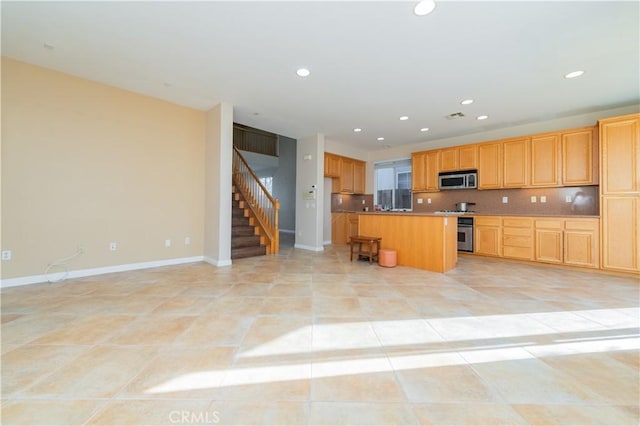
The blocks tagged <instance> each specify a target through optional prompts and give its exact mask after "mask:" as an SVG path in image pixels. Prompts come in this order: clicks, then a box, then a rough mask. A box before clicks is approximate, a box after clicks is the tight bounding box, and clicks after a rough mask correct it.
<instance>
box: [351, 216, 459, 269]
mask: <svg viewBox="0 0 640 426" xmlns="http://www.w3.org/2000/svg"><path fill="white" fill-rule="evenodd" d="M358 217H359V225H358V233H359V234H360V235H371V236H376V237H381V238H382V247H381V248H383V249H391V250H395V251H396V252H397V253H398V265H402V266H411V267H413V268H419V269H426V270H427V271H433V272H447V271H449V270H451V269H453V268H455V267H456V262H457V261H458V238H457V235H458V232H457V230H458V220H457V218H456V217H455V216H451V215H446V214H433V213H412V212H368V213H367V212H363V213H358Z"/></svg>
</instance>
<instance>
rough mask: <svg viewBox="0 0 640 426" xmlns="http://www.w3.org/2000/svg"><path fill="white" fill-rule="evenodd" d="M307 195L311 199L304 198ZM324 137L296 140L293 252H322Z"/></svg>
mask: <svg viewBox="0 0 640 426" xmlns="http://www.w3.org/2000/svg"><path fill="white" fill-rule="evenodd" d="M309 191H314V192H315V197H314V198H311V197H310V196H305V193H308V192H309ZM323 194H324V135H323V134H317V135H315V136H310V137H306V138H302V139H298V144H297V153H296V194H295V196H296V243H295V247H296V248H301V249H305V250H313V251H323V250H324V245H323V238H322V236H323V235H322V228H323V226H322V225H323V204H324V200H323V198H324V197H323Z"/></svg>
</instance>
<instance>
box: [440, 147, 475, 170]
mask: <svg viewBox="0 0 640 426" xmlns="http://www.w3.org/2000/svg"><path fill="white" fill-rule="evenodd" d="M477 168H478V146H477V145H475V144H474V145H462V146H456V147H453V148H445V149H441V150H440V164H439V169H440V171H441V172H455V171H458V170H471V169H477Z"/></svg>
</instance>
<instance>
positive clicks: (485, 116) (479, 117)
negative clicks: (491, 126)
mask: <svg viewBox="0 0 640 426" xmlns="http://www.w3.org/2000/svg"><path fill="white" fill-rule="evenodd" d="M487 118H489V116H488V115H479V116H477V117H476V120H486V119H487Z"/></svg>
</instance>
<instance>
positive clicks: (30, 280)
mask: <svg viewBox="0 0 640 426" xmlns="http://www.w3.org/2000/svg"><path fill="white" fill-rule="evenodd" d="M203 260H205V258H204V256H194V257H182V258H176V259H166V260H154V261H151V262H140V263H127V264H124V265H114V266H104V267H101V268H91V269H78V270H76V271H69V274H68V275H67V277H66V279H70V278H82V277H90V276H93V275H102V274H110V273H113V272H126V271H135V270H137V269H148V268H157V267H160V266H171V265H181V264H183V263H193V262H202V261H203ZM229 263H231V262H229ZM50 276H55V274H50ZM44 282H47V276H46V275H31V276H27V277H17V278H8V279H4V280H1V281H0V288H6V287H16V286H20V285H28V284H37V283H44Z"/></svg>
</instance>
